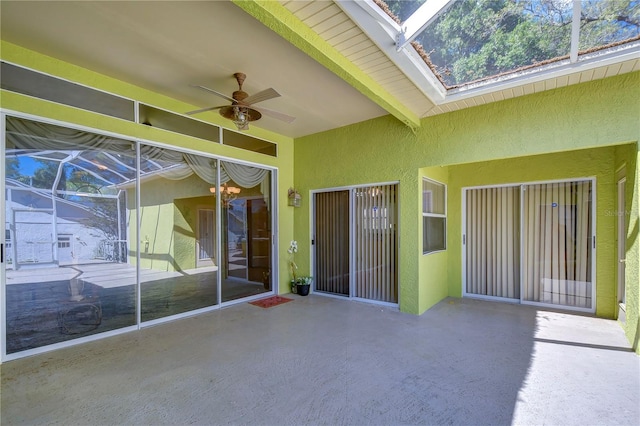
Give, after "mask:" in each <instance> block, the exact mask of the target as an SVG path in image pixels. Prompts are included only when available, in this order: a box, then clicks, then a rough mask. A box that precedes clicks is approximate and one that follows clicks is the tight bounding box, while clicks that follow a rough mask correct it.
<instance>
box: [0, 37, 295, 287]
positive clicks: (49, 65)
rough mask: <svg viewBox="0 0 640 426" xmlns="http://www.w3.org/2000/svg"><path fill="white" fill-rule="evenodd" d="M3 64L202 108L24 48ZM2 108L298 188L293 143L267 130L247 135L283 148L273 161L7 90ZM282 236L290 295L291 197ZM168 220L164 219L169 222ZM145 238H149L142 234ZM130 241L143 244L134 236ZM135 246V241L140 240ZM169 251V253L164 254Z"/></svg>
mask: <svg viewBox="0 0 640 426" xmlns="http://www.w3.org/2000/svg"><path fill="white" fill-rule="evenodd" d="M0 58H1V59H2V60H5V61H7V62H11V63H14V64H17V65H21V66H24V67H27V68H30V69H33V70H36V71H41V72H44V73H46V74H49V75H52V76H56V77H60V78H63V79H66V80H69V81H72V82H76V83H80V84H83V85H86V86H89V87H93V88H96V89H100V90H104V91H106V92H109V93H112V94H116V95H120V96H123V97H126V98H129V99H133V100H136V101H140V102H144V103H146V104H148V105H152V106H155V107H158V108H162V109H165V110H168V111H173V112H177V113H184V112H185V111H191V110H194V109H197V108H199V107H200V106H198V105H190V104H186V103H184V102H181V101H177V100H175V99H171V98H169V97H166V96H163V95H159V94H157V93H154V92H152V91H149V90H146V89H144V88H141V87H137V86H134V85H131V84H128V83H124V82H122V81H119V80H117V79H114V78H111V77H108V76H105V75H102V74H98V73H95V72H93V71H91V70H88V69H85V68H81V67H79V66H76V65H73V64H69V63H67V62H64V61H61V60H59V59H56V58H52V57H49V56H45V55H42V54H40V53H38V52H34V51H31V50H28V49H24V48H22V47H20V46H17V45H14V44H12V43H8V42H6V41H3V40H0ZM0 108H2V109H3V110H4V112H6V113H9V114H10V113H12V112H15V113H20V114H28V115H32V116H34V117H40V118H43V119H47V120H55V121H58V122H60V123H68V124H69V125H72V126H80V127H83V128H88V129H92V130H95V131H98V132H110V133H114V134H117V135H119V136H121V137H123V138H125V139H131V140H141V141H150V142H153V143H160V144H164V145H165V146H167V147H176V148H181V149H187V150H193V151H197V152H200V153H203V154H204V155H211V156H217V157H224V158H229V159H238V160H241V161H244V162H250V163H254V164H260V165H264V166H266V167H269V168H272V169H274V170H277V176H278V180H277V189H278V194H286V193H287V190H288V188H290V187H292V186H294V184H293V139H292V138H289V137H286V136H282V135H279V134H276V133H273V132H269V131H265V130H262V129H260V128H258V127H255V126H252V127H251V129H250V130H248V131H246V132H243V133H246V134H249V135H251V136H254V137H258V138H262V139H265V140H268V141H270V142H274V143H276V144H277V145H278V156H277V157H272V156H268V155H264V154H259V153H256V152H251V151H246V150H243V149H239V148H234V147H231V146H225V145H221V144H217V143H212V142H208V141H205V140H202V139H198V138H194V137H189V136H185V135H180V134H177V133H172V132H168V131H164V130H161V129H157V128H152V127H149V126H145V125H141V124H136V123H132V122H129V121H126V120H121V119H117V118H113V117H109V116H106V115H101V114H96V113H92V112H88V111H83V110H80V109H77V108H73V107H69V106H65V105H60V104H56V103H53V102H48V101H44V100H40V99H36V98H32V97H29V96H24V95H20V94H16V93H13V92H8V91H6V90H2V91H1V92H0ZM199 118H200V119H202V120H203V121H207V122H210V123H212V124H216V125H219V126H222V127H226V128H229V129H230V130H233V129H231V128H230V127H228V124H229V123H228V122H227V121H226V120H225V119H223V118H222V117H220V116H219V115H218V114H215V113H213V112H212V113H210V114H202V115H201V116H200V117H199ZM277 207H278V209H277V211H278V212H279V216H278V225H277V226H278V231H279V234H278V235H279V237H280V238H279V241H278V244H277V247H278V251H279V259H280V263H279V265H278V273H279V275H278V276H279V281H278V283H279V290H280V292H282V293H284V292H289V291H290V288H289V285H288V276H289V275H288V272H287V269H288V268H287V267H288V264H287V248H288V247H289V241H290V240H291V239H293V209H292V208H290V207H287V197H286V196H281V197H279V198H278V206H277ZM166 213H167V214H168V217H169V218H173V214H174V211H173V206H171V209H169V210H167V212H166ZM163 217H164V216H163ZM141 232H142V234H141V237H142V238H143V237H144V236H145V234H144V232H145V231H141ZM130 237H131V238H132V239H133V238H137V237H136V236H135V235H133V234H131V235H130ZM132 241H135V240H134V239H133V240H132ZM163 250H164V249H163Z"/></svg>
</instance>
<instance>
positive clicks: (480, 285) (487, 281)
mask: <svg viewBox="0 0 640 426" xmlns="http://www.w3.org/2000/svg"><path fill="white" fill-rule="evenodd" d="M519 194H520V187H517V186H513V187H499V188H479V189H469V190H467V191H466V210H467V213H466V234H465V238H466V243H465V250H466V277H465V278H466V292H467V293H469V294H477V295H483V296H493V297H505V298H510V299H519V298H520V242H519V240H520V197H519Z"/></svg>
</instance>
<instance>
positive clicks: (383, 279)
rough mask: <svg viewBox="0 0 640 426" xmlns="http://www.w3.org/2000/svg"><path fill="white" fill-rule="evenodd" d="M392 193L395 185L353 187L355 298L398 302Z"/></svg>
mask: <svg viewBox="0 0 640 426" xmlns="http://www.w3.org/2000/svg"><path fill="white" fill-rule="evenodd" d="M396 194H397V185H383V186H370V187H366V188H356V189H355V208H354V221H355V226H354V228H355V229H354V230H355V241H354V262H355V265H354V266H355V271H356V273H355V277H354V278H355V286H354V296H355V297H362V298H365V299H371V300H379V301H382V302H390V303H398V274H397V269H396V265H397V256H398V247H397V235H396V222H397V202H396ZM442 198H443V199H444V197H442Z"/></svg>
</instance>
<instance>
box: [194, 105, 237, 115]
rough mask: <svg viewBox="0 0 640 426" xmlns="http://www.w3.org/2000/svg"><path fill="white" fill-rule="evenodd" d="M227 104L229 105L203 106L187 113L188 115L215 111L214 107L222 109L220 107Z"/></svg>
mask: <svg viewBox="0 0 640 426" xmlns="http://www.w3.org/2000/svg"><path fill="white" fill-rule="evenodd" d="M225 106H227V105H220V106H214V107H207V108H201V109H197V110H195V111H189V112H185V114H186V115H193V114H199V113H201V112H205V111H213V110H214V109H220V108H222V107H225Z"/></svg>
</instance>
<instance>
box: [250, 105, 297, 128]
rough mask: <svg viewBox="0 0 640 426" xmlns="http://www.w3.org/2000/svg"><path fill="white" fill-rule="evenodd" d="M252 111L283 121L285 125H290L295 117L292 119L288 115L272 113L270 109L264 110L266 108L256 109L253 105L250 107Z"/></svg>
mask: <svg viewBox="0 0 640 426" xmlns="http://www.w3.org/2000/svg"><path fill="white" fill-rule="evenodd" d="M251 108H252V109H255V110H256V111H258V112H259V113H261V114H263V115H268V116H269V117H273V118H275V119H277V120H280V121H284V122H285V123H288V124H291V123H293V122H294V121H295V119H296V118H295V117H292V116H290V115H287V114H284V113H282V112H278V111H274V110H272V109H266V108H262V107H256V106H254V105H251Z"/></svg>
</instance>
